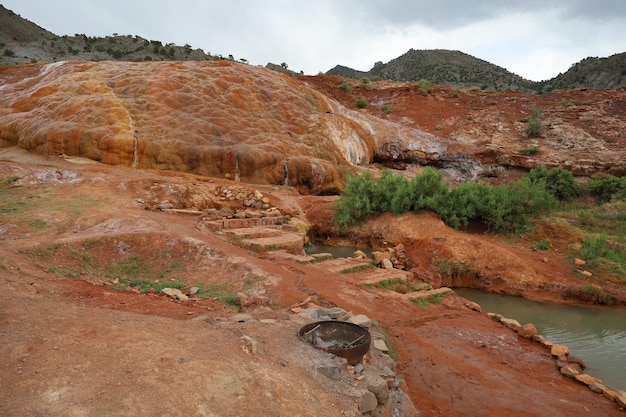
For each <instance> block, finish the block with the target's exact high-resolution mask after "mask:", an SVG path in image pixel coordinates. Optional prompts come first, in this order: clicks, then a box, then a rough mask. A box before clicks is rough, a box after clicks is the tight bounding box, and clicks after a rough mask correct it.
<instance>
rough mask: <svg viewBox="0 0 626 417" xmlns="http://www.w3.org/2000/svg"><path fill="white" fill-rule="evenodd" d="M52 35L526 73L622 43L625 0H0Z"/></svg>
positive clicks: (312, 65)
mask: <svg viewBox="0 0 626 417" xmlns="http://www.w3.org/2000/svg"><path fill="white" fill-rule="evenodd" d="M2 3H3V4H4V6H5V7H7V8H9V9H11V10H13V11H15V12H16V13H19V14H20V15H22V16H23V17H25V18H27V19H29V20H31V21H33V22H35V23H37V24H39V25H40V26H42V27H44V28H46V29H48V30H51V31H52V32H54V33H56V34H58V35H73V34H75V33H85V34H86V35H88V36H106V35H111V34H113V33H119V34H125V35H139V36H142V37H146V38H148V39H152V40H160V41H162V42H165V43H169V42H173V43H176V44H178V45H184V44H190V45H191V46H192V47H194V48H202V49H203V50H204V51H205V52H210V53H212V54H221V55H224V56H227V55H229V54H232V55H233V56H234V57H235V58H237V59H238V58H245V59H247V60H248V61H249V62H250V63H251V64H254V65H265V64H266V63H267V62H274V63H280V62H287V63H288V64H289V67H290V68H291V69H293V70H296V71H299V70H303V71H304V72H305V73H307V74H314V73H317V72H318V71H326V70H328V69H330V68H332V67H333V66H335V65H336V64H342V65H347V66H350V67H353V68H356V69H361V70H368V69H370V68H371V67H372V65H373V64H374V62H376V61H383V62H387V61H389V60H391V59H393V58H396V57H398V56H399V55H401V54H403V53H404V52H406V51H407V50H408V49H410V48H414V49H435V48H441V49H456V50H461V51H463V52H466V53H469V54H472V55H474V56H476V57H478V58H481V59H485V60H487V61H490V62H492V63H494V64H497V65H500V66H503V67H505V68H507V69H509V70H510V71H513V72H515V73H517V74H519V75H522V76H524V77H526V78H530V79H535V80H539V79H546V78H551V77H553V76H555V75H557V74H558V73H559V72H564V71H566V70H567V69H568V68H569V66H570V65H571V64H573V63H575V62H577V61H579V60H581V59H583V58H585V57H587V56H608V55H612V54H615V53H619V52H624V51H626V36H624V34H625V33H624V32H625V30H624V28H625V27H626V1H624V0H595V1H590V0H525V1H507V0H473V1H467V0H437V1H433V0H385V1H381V0H317V1H315V2H313V1H307V2H305V1H297V0H264V1H262V2H261V1H258V0H228V1H223V0H220V1H217V0H208V1H207V0H178V1H177V2H173V1H171V0H133V1H129V0H108V1H106V2H104V1H102V0H82V1H80V2H76V1H73V0H56V1H54V2H52V1H49V0H28V1H25V0H3V1H2Z"/></svg>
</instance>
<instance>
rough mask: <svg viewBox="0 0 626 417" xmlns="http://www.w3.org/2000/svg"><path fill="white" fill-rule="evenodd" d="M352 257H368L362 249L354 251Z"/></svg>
mask: <svg viewBox="0 0 626 417" xmlns="http://www.w3.org/2000/svg"><path fill="white" fill-rule="evenodd" d="M352 257H353V258H356V259H367V255H366V254H365V252H363V251H362V250H356V251H354V253H353V254H352Z"/></svg>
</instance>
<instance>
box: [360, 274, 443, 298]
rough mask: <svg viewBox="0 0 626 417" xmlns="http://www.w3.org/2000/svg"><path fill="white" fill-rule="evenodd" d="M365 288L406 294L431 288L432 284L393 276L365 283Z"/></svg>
mask: <svg viewBox="0 0 626 417" xmlns="http://www.w3.org/2000/svg"><path fill="white" fill-rule="evenodd" d="M365 286H366V287H367V288H371V289H379V290H387V291H393V292H397V293H400V294H407V293H410V292H415V291H427V290H432V288H433V287H432V285H430V284H428V283H425V282H407V281H406V280H403V279H400V278H395V279H385V280H382V281H379V282H376V283H369V284H365Z"/></svg>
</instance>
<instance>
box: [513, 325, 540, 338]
mask: <svg viewBox="0 0 626 417" xmlns="http://www.w3.org/2000/svg"><path fill="white" fill-rule="evenodd" d="M517 334H518V335H520V336H522V337H525V338H526V339H532V338H533V336H536V335H537V328H536V327H535V325H534V324H532V323H528V324H525V325H523V326H522V327H520V328H519V329H518V330H517Z"/></svg>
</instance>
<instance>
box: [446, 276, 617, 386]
mask: <svg viewBox="0 0 626 417" xmlns="http://www.w3.org/2000/svg"><path fill="white" fill-rule="evenodd" d="M455 292H456V293H457V294H458V295H460V296H461V297H464V298H467V299H468V300H471V301H474V302H477V303H478V304H480V306H481V307H482V310H483V311H484V312H491V313H498V314H501V315H503V316H504V317H507V318H511V319H515V320H517V321H519V322H520V323H521V324H522V325H523V324H526V323H532V324H534V325H535V327H537V331H538V332H539V334H541V335H543V336H545V337H546V338H547V339H548V340H550V341H551V342H553V343H558V344H562V345H565V346H567V347H568V348H569V349H570V352H571V354H572V355H573V356H576V357H579V358H581V359H582V360H583V361H584V362H585V364H586V365H587V369H585V373H587V374H589V375H591V376H594V377H596V378H600V379H601V380H602V381H603V383H604V384H605V385H607V386H609V387H611V388H613V389H618V390H626V308H623V307H606V306H580V305H576V306H571V305H561V304H551V303H540V302H536V301H530V300H526V299H524V298H521V297H511V296H503V295H497V294H491V293H487V292H483V291H477V290H470V289H464V288H458V289H455Z"/></svg>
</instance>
